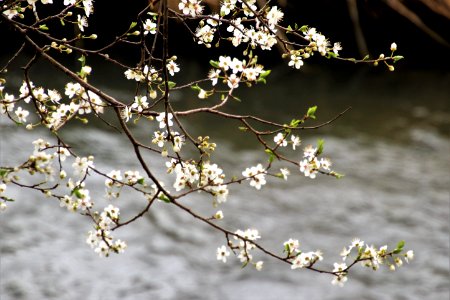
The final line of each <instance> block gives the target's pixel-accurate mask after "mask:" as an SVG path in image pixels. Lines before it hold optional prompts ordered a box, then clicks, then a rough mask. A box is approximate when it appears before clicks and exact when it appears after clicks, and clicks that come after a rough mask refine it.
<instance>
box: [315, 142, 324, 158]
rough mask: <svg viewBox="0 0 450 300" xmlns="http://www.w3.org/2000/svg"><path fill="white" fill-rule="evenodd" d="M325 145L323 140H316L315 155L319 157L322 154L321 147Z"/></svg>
mask: <svg viewBox="0 0 450 300" xmlns="http://www.w3.org/2000/svg"><path fill="white" fill-rule="evenodd" d="M324 144H325V141H324V140H323V139H319V140H317V152H316V155H317V156H319V155H320V154H322V153H323V145H324Z"/></svg>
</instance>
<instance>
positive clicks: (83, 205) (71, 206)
mask: <svg viewBox="0 0 450 300" xmlns="http://www.w3.org/2000/svg"><path fill="white" fill-rule="evenodd" d="M67 187H68V188H69V190H70V191H71V194H70V195H64V197H63V198H61V199H60V200H59V201H60V202H59V205H60V206H61V207H65V208H67V210H69V211H71V212H77V211H79V210H80V209H81V210H82V211H86V210H88V209H91V208H92V207H93V206H94V203H93V202H92V201H91V196H90V192H89V190H88V189H86V188H85V183H84V182H82V181H77V182H75V183H74V182H73V181H72V179H71V178H69V181H68V182H67Z"/></svg>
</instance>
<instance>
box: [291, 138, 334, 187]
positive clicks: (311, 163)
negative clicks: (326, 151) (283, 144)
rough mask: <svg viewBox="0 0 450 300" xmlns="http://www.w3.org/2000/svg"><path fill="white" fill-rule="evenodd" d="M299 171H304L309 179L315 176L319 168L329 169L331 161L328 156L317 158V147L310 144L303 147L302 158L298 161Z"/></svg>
mask: <svg viewBox="0 0 450 300" xmlns="http://www.w3.org/2000/svg"><path fill="white" fill-rule="evenodd" d="M299 164H300V172H302V173H304V174H305V176H306V177H309V178H311V179H314V178H316V175H317V173H318V172H319V171H320V169H323V170H326V171H329V170H330V168H331V161H330V160H329V159H328V158H321V159H320V160H319V159H318V158H317V148H314V147H313V146H312V145H308V146H306V147H305V149H304V152H303V160H301V161H300V163H299Z"/></svg>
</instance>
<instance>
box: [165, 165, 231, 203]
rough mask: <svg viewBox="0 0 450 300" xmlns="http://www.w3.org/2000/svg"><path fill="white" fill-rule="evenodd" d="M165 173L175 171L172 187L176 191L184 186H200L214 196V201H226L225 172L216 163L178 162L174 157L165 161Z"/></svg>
mask: <svg viewBox="0 0 450 300" xmlns="http://www.w3.org/2000/svg"><path fill="white" fill-rule="evenodd" d="M166 167H167V173H169V174H171V173H175V175H176V179H175V182H174V184H173V187H174V188H175V190H176V191H181V190H182V189H185V188H195V187H197V188H201V189H203V190H204V191H206V192H208V193H210V194H211V195H213V196H214V199H215V202H216V203H223V202H226V200H227V197H228V187H227V186H226V185H224V184H223V182H224V178H225V174H223V170H222V169H221V168H219V167H218V166H217V164H211V163H210V162H203V163H202V164H200V165H199V164H198V163H196V162H195V161H191V162H183V163H180V162H178V161H177V160H175V159H172V160H171V161H170V162H167V163H166Z"/></svg>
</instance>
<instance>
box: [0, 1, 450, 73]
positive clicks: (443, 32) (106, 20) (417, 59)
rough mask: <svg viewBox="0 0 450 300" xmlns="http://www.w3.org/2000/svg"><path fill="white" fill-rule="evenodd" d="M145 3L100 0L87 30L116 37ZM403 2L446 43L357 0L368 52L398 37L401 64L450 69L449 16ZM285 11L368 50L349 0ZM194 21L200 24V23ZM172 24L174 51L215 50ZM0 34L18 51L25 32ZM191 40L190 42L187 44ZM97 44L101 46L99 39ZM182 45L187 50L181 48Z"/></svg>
mask: <svg viewBox="0 0 450 300" xmlns="http://www.w3.org/2000/svg"><path fill="white" fill-rule="evenodd" d="M145 3H146V2H145V1H133V2H128V3H127V4H126V5H117V4H111V3H110V2H106V1H97V2H95V9H96V10H95V13H94V15H93V16H91V18H90V22H89V24H90V25H89V28H88V29H87V30H86V33H87V34H90V33H97V34H98V35H99V36H100V38H99V39H98V40H97V41H96V43H97V45H96V46H97V47H98V45H100V44H103V43H106V42H107V41H111V39H113V38H114V37H115V36H116V35H117V34H119V33H121V32H123V31H125V30H126V29H127V28H128V26H129V24H130V23H131V22H132V21H135V19H134V16H135V15H136V13H138V12H139V11H140V9H141V8H142V7H144V6H145ZM403 3H404V4H405V5H406V6H407V7H408V8H409V9H411V11H414V12H415V13H416V14H417V15H418V16H419V17H420V18H421V20H422V21H423V23H424V24H425V25H426V26H428V27H429V28H430V29H432V30H433V31H435V32H436V33H438V34H439V35H440V36H441V37H442V38H443V39H445V40H446V41H447V46H446V45H443V44H442V43H439V42H437V41H436V40H435V39H433V38H432V37H430V36H429V35H428V34H427V33H425V32H423V31H422V30H421V29H419V28H418V27H417V26H416V25H414V24H413V23H412V22H411V21H410V20H408V19H406V18H405V17H403V16H402V15H400V14H399V13H398V12H396V11H395V10H393V9H392V8H391V7H389V6H388V5H387V4H386V3H385V2H384V1H357V5H358V13H359V20H360V27H361V30H362V32H363V34H364V37H365V40H366V43H367V48H368V50H369V53H370V54H371V56H373V57H377V56H378V55H379V54H380V53H382V52H383V53H385V54H388V53H387V52H389V46H390V44H391V43H392V42H394V41H395V42H396V43H397V45H398V54H399V55H403V56H404V57H405V58H406V59H405V60H404V61H401V62H399V64H401V66H402V68H413V69H416V68H420V69H438V70H443V71H447V70H448V69H449V66H450V58H449V55H448V54H449V50H450V48H449V47H448V44H449V43H450V22H449V19H447V18H446V17H444V16H443V15H441V14H438V13H435V12H433V11H432V10H430V9H429V8H428V7H426V6H425V5H423V4H422V3H421V2H420V1H414V0H408V1H403ZM46 7H50V6H46ZM284 11H285V17H284V20H283V24H284V25H286V24H294V23H297V24H298V25H300V26H301V25H309V26H312V27H316V28H317V29H318V30H319V31H320V32H322V33H323V34H324V35H325V36H327V37H328V38H329V39H330V40H331V41H332V42H335V41H340V42H341V43H342V46H343V48H344V50H343V51H342V52H341V56H343V57H356V58H360V57H362V56H364V55H365V54H364V55H362V54H360V53H359V50H358V46H357V42H356V39H355V34H354V25H353V23H352V21H351V18H350V15H349V9H348V2H347V1H344V0H318V1H287V6H286V7H285V8H284ZM192 26H193V28H195V23H193V24H192ZM68 27H70V26H68ZM171 30H172V35H171V40H170V44H171V47H172V49H173V52H176V54H177V55H179V56H180V55H184V56H185V57H188V58H193V59H195V58H197V57H204V56H205V55H214V54H216V53H214V51H213V52H211V51H210V50H209V49H206V48H205V47H203V46H196V45H195V44H194V43H192V38H191V37H190V36H189V35H188V34H187V31H186V30H185V29H184V28H183V27H182V26H181V25H180V24H177V23H176V22H173V24H171ZM0 36H1V37H2V42H1V46H0V54H8V53H11V52H12V53H14V52H15V51H16V49H17V47H18V46H19V45H20V38H17V37H18V36H17V35H16V34H14V32H11V30H10V28H8V27H7V26H5V24H2V23H0ZM187 45H189V47H187V48H186V46H187ZM225 45H226V43H222V44H221V47H220V48H219V49H218V50H216V51H220V53H221V54H223V53H226V52H225V51H228V50H231V51H235V49H226V46H225ZM93 47H94V48H96V47H95V45H93ZM180 48H181V49H183V50H184V51H183V52H182V51H177V50H178V49H180ZM274 52H275V51H272V53H269V52H268V51H265V52H264V53H263V54H262V56H263V57H265V58H268V62H269V63H274V64H276V63H279V62H281V58H280V56H279V55H277V53H274ZM182 53H183V54H182ZM117 54H118V55H120V56H123V57H128V58H130V59H131V58H133V57H134V56H135V55H138V53H133V52H130V50H129V49H126V48H123V49H121V50H118V53H117ZM310 61H311V62H310V63H315V62H316V61H319V60H317V59H312V60H310ZM265 63H267V61H266V62H265ZM347 65H352V64H345V63H341V62H332V63H331V66H330V67H332V66H336V67H346V66H347ZM352 67H354V66H352Z"/></svg>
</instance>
